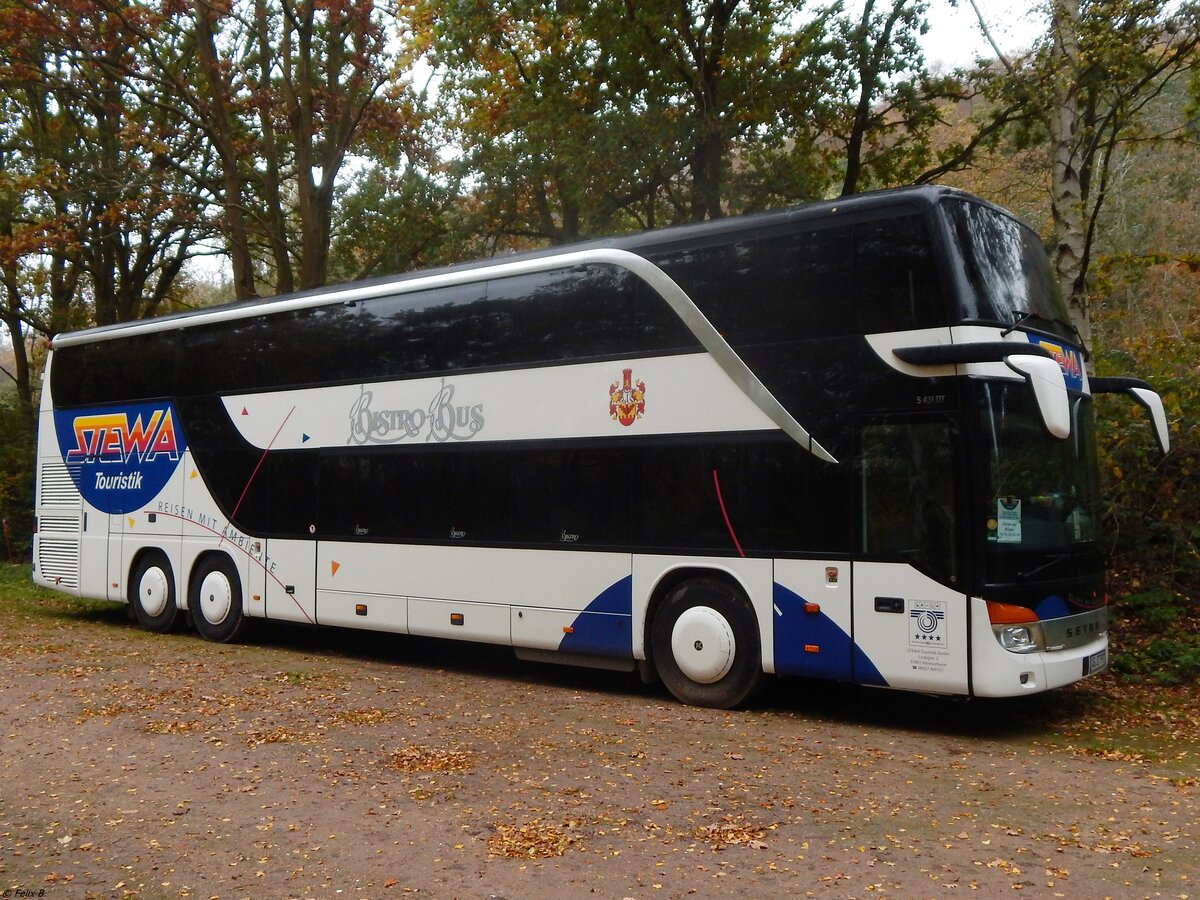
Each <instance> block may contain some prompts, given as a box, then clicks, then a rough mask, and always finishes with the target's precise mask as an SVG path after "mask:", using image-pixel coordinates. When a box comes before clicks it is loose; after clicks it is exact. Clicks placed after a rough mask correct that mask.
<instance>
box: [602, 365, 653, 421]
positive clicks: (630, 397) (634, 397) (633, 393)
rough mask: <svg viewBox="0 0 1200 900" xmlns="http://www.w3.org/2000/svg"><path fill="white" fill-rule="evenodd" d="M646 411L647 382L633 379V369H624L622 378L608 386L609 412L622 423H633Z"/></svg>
mask: <svg viewBox="0 0 1200 900" xmlns="http://www.w3.org/2000/svg"><path fill="white" fill-rule="evenodd" d="M645 411H646V383H645V382H644V381H634V380H633V369H624V370H622V372H621V380H620V381H614V382H613V383H612V384H610V385H609V386H608V414H609V416H611V417H612V418H614V419H616V420H617V421H618V422H620V423H621V424H622V425H627V426H628V425H632V424H633V423H634V422H636V421H637V420H638V419H640V418H641V417H642V413H644V412H645Z"/></svg>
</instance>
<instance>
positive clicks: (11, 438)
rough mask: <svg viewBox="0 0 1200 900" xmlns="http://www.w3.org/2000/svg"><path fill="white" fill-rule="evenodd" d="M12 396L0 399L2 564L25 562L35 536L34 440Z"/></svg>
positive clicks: (0, 547)
mask: <svg viewBox="0 0 1200 900" xmlns="http://www.w3.org/2000/svg"><path fill="white" fill-rule="evenodd" d="M13 401H14V397H13V395H12V394H11V393H7V394H5V395H4V396H0V520H3V522H7V526H8V540H7V541H6V540H5V538H4V535H3V533H2V532H0V560H8V559H9V555H10V552H11V556H12V558H13V559H26V558H28V555H29V550H30V545H31V543H32V535H33V481H34V471H33V461H34V454H33V439H32V436H31V434H30V429H29V424H28V423H27V422H24V421H22V419H21V416H20V415H19V413H18V412H17V409H16V406H15V404H14V402H13Z"/></svg>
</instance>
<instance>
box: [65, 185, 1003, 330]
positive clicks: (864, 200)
mask: <svg viewBox="0 0 1200 900" xmlns="http://www.w3.org/2000/svg"><path fill="white" fill-rule="evenodd" d="M944 196H955V197H960V198H969V199H973V200H977V201H978V198H975V197H972V195H970V194H967V193H965V192H963V191H959V190H957V189H955V188H949V187H944V186H940V185H918V186H912V187H902V188H891V189H888V190H882V191H870V192H867V193H862V194H855V195H852V196H849V197H841V198H838V199H836V200H824V201H818V202H815V203H808V204H803V205H800V206H792V207H787V208H784V209H780V210H773V211H769V212H761V213H749V214H745V215H739V216H729V217H726V218H722V219H713V220H708V221H705V222H697V223H692V224H687V225H676V226H671V227H669V228H659V229H652V230H648V231H642V232H636V233H633V234H626V235H617V236H613V237H607V238H595V239H591V240H587V241H581V242H576V243H572V244H562V245H558V246H555V247H548V248H542V249H537V250H529V251H524V252H520V253H508V254H505V255H503V256H495V257H489V258H485V259H478V260H472V261H469V262H463V263H456V264H454V265H450V266H440V267H437V268H432V269H419V270H414V271H411V272H404V273H401V274H397V275H385V276H379V277H376V278H369V279H363V280H361V281H353V282H346V283H343V284H337V285H326V286H322V287H318V288H312V289H310V290H307V291H301V292H298V293H293V294H281V295H278V296H273V297H265V298H258V299H251V300H239V301H234V302H231V303H224V304H220V305H217V306H210V307H205V308H203V309H195V310H189V311H187V312H181V313H172V314H170V315H166V316H159V317H156V318H149V319H136V320H133V321H129V322H120V323H117V324H113V325H101V326H97V327H94V328H87V329H82V330H80V331H73V332H64V333H62V334H59V335H56V336H55V337H54V338H53V339H52V346H54V347H65V346H71V345H77V344H85V343H91V342H93V341H106V340H111V339H114V338H119V337H124V336H126V335H128V334H130V333H134V332H136V333H149V332H156V331H174V330H176V329H186V328H190V327H193V326H195V325H200V324H201V323H206V322H212V321H223V320H224V321H227V320H234V319H245V318H253V317H256V316H262V315H271V314H274V313H282V312H287V311H290V310H297V309H306V308H311V307H317V306H325V305H332V304H336V303H351V302H354V301H356V300H362V299H368V298H370V297H377V296H386V295H387V293H388V292H389V290H391V289H394V288H395V287H397V286H400V285H403V286H404V288H405V289H406V291H413V290H419V289H421V287H423V286H424V284H423V283H425V282H428V286H429V287H431V288H432V287H436V286H439V285H443V284H447V283H471V282H474V281H482V280H486V279H488V278H495V277H498V276H500V277H503V275H504V272H503V270H504V269H505V268H507V267H510V266H514V264H519V263H524V262H528V261H531V260H542V259H547V258H550V257H555V256H563V255H566V254H569V253H575V252H578V251H582V250H594V249H602V248H603V249H616V250H627V251H630V252H633V253H637V254H638V255H644V254H645V253H646V252H647V251H649V250H652V249H653V248H657V247H665V246H670V245H678V244H687V243H690V242H699V241H706V242H707V241H712V240H713V239H716V238H719V237H720V236H722V235H738V234H743V233H746V232H752V231H756V230H760V229H768V228H772V227H777V226H780V225H786V224H789V223H793V222H797V221H804V220H807V219H827V218H829V217H830V216H834V215H837V216H850V215H853V214H855V213H863V212H869V211H872V210H877V209H886V208H889V207H899V206H908V207H909V208H912V207H913V206H924V207H929V206H933V205H934V204H936V203H937V202H938V200H940V199H941V198H942V197H944ZM979 202H985V201H979ZM986 205H988V206H991V204H986ZM1000 211H1002V212H1003V210H1000Z"/></svg>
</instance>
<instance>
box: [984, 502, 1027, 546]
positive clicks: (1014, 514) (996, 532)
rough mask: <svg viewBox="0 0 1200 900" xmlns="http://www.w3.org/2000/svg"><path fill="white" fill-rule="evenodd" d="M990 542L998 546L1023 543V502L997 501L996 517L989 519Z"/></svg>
mask: <svg viewBox="0 0 1200 900" xmlns="http://www.w3.org/2000/svg"><path fill="white" fill-rule="evenodd" d="M987 527H988V540H989V541H992V542H993V543H997V544H1019V543H1021V500H1020V498H1018V497H1001V498H1000V499H999V500H997V501H996V517H995V518H994V519H988V523H987Z"/></svg>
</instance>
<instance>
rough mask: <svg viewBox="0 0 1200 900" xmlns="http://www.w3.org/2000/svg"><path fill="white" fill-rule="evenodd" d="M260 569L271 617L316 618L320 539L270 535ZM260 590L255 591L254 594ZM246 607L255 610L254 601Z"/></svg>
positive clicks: (267, 610)
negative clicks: (274, 536) (272, 536)
mask: <svg viewBox="0 0 1200 900" xmlns="http://www.w3.org/2000/svg"><path fill="white" fill-rule="evenodd" d="M264 543H265V546H266V552H265V554H264V555H263V557H262V560H261V565H260V566H255V568H257V569H258V578H259V580H260V583H262V584H263V590H262V592H261V595H262V597H263V602H264V603H265V607H266V610H265V611H266V616H267V618H268V619H279V620H283V621H286V622H305V623H308V624H310V625H315V624H316V622H317V611H316V610H317V568H316V566H317V542H316V541H305V540H284V539H281V538H271V539H270V540H267V541H265V542H264ZM253 593H258V592H256V591H252V592H251V594H253ZM247 608H248V609H251V611H252V614H254V612H253V604H252V603H248V604H247Z"/></svg>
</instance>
